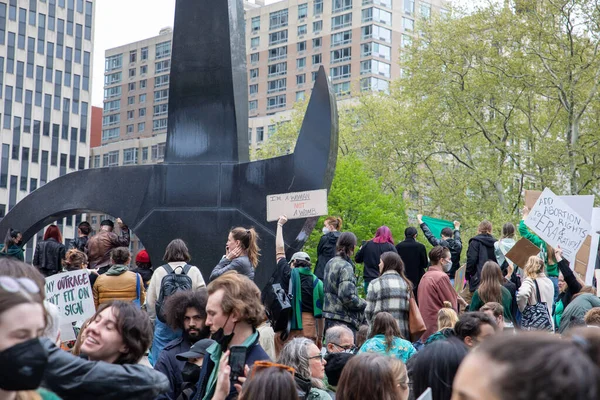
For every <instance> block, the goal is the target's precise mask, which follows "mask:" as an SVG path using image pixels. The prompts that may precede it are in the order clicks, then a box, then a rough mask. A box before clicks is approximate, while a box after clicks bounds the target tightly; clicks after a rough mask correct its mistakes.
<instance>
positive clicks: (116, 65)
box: [104, 54, 123, 72]
mask: <svg viewBox="0 0 600 400" xmlns="http://www.w3.org/2000/svg"><path fill="white" fill-rule="evenodd" d="M122 66H123V54H117V55H115V56H110V57H106V61H105V63H104V71H105V72H109V71H114V70H115V69H121V67H122Z"/></svg>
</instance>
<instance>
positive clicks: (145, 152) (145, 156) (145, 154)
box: [142, 147, 148, 161]
mask: <svg viewBox="0 0 600 400" xmlns="http://www.w3.org/2000/svg"><path fill="white" fill-rule="evenodd" d="M142 161H148V148H147V147H144V148H142Z"/></svg>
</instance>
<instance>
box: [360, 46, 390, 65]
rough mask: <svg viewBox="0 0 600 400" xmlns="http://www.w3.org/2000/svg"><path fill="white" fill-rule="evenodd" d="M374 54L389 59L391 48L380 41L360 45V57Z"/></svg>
mask: <svg viewBox="0 0 600 400" xmlns="http://www.w3.org/2000/svg"><path fill="white" fill-rule="evenodd" d="M371 55H372V56H374V57H379V58H385V59H386V60H388V61H391V59H392V58H391V56H392V48H391V47H390V46H386V45H384V44H380V43H374V42H371V43H364V44H362V45H361V52H360V56H361V57H368V56H371Z"/></svg>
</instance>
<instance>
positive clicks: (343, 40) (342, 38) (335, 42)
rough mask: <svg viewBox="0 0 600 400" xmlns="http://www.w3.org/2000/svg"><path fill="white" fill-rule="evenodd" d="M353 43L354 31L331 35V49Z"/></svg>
mask: <svg viewBox="0 0 600 400" xmlns="http://www.w3.org/2000/svg"><path fill="white" fill-rule="evenodd" d="M350 42H352V31H351V30H349V31H344V32H338V33H333V34H332V35H331V47H336V46H341V45H344V44H348V43H350Z"/></svg>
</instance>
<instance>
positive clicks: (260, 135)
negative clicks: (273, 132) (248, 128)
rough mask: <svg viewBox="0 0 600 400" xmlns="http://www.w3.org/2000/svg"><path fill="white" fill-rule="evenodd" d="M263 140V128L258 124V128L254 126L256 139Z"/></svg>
mask: <svg viewBox="0 0 600 400" xmlns="http://www.w3.org/2000/svg"><path fill="white" fill-rule="evenodd" d="M263 140H265V128H264V127H262V126H259V127H258V128H256V141H257V142H262V141H263Z"/></svg>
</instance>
